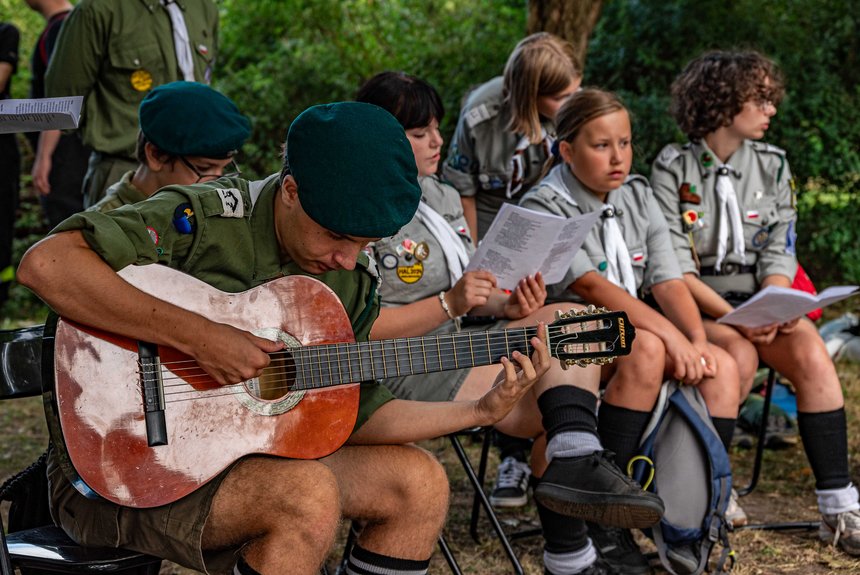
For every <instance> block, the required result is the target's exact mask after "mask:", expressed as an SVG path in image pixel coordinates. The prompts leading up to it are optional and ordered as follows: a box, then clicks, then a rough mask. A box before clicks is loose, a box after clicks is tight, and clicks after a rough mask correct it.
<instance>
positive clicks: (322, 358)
mask: <svg viewBox="0 0 860 575" xmlns="http://www.w3.org/2000/svg"><path fill="white" fill-rule="evenodd" d="M535 335H537V328H536V327H523V328H515V329H506V330H500V331H485V332H468V333H467V332H461V333H455V334H444V335H428V336H423V337H411V338H399V339H386V340H379V341H367V342H359V343H338V344H330V345H314V346H308V347H302V348H298V349H294V350H292V355H293V360H294V362H295V371H296V383H295V385H294V386H293V389H314V388H320V387H329V386H332V385H340V384H344V383H352V382H357V381H367V380H371V379H384V378H388V377H399V376H405V375H418V374H422V373H433V372H438V371H450V370H455V369H464V368H471V367H477V366H481V365H490V364H493V363H498V362H499V361H500V360H501V358H502V356H505V357H511V354H512V353H513V352H514V351H519V352H520V353H523V354H526V355H529V356H530V355H531V354H532V351H533V350H534V348H533V347H532V345H531V343H529V341H530V340H531V338H532V337H534V336H535Z"/></svg>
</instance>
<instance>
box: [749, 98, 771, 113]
mask: <svg viewBox="0 0 860 575" xmlns="http://www.w3.org/2000/svg"><path fill="white" fill-rule="evenodd" d="M753 104H755V105H756V107H758V109H759V110H761V111H762V112H767V109H768V108H770V107H773V108H774V109H776V104H774V102H773V100H768V99H757V100H753Z"/></svg>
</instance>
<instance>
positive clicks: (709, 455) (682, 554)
mask: <svg viewBox="0 0 860 575" xmlns="http://www.w3.org/2000/svg"><path fill="white" fill-rule="evenodd" d="M649 464H650V465H649ZM630 471H633V473H632V476H633V478H634V479H636V480H637V481H638V482H639V484H640V485H642V486H643V487H644V488H645V489H650V490H651V491H653V492H654V493H656V494H658V495H659V496H660V497H661V499H662V500H663V503H664V504H665V506H666V512H665V513H664V515H663V518H662V519H661V520H660V522H659V523H658V524H657V525H655V526H653V527H652V528H650V529H649V530H645V534H646V535H648V536H649V537H650V538H651V539H652V540H653V541H654V543H655V545H656V546H657V552H658V554H659V555H660V562H661V563H662V564H663V566H664V567H665V568H666V570H668V571H669V573H671V574H672V575H699V574H700V573H702V572H703V571H704V570H705V568H706V567H707V566H708V558H709V557H710V554H711V549H712V548H713V546H714V544H715V543H717V542H718V541H719V542H720V544H721V545H722V547H723V552H722V555H721V557H720V560H719V563H718V565H717V572H718V573H724V572H725V571H724V566H725V564H726V560H727V559H729V558H731V564H730V565H729V566H728V570H731V567H732V565H733V563H734V554H733V553H732V551H731V548H730V546H729V540H728V525H727V521H726V518H725V511H726V507H727V506H728V504H729V497H730V494H731V490H732V472H731V467H730V464H729V457H728V454H727V453H726V449H725V447H723V443H722V441H720V438H719V436H718V435H717V431H716V429H714V426H713V424H712V423H711V417H710V415H709V414H708V408H707V407H706V406H705V401H704V399H703V398H702V396H701V394H700V393H699V391H698V390H697V389H696V388H695V387H689V386H683V385H679V384H678V383H677V382H676V381H673V380H670V381H667V382H665V383H664V384H663V388H662V389H661V390H660V396H659V398H658V400H657V405H656V406H655V407H654V412H653V415H652V417H651V421H650V422H649V423H648V426H647V427H646V428H645V432H644V433H643V434H642V441H641V442H640V447H639V455H638V456H636V457H634V458H633V459H632V460H631V461H630V465H629V466H628V473H629V472H630Z"/></svg>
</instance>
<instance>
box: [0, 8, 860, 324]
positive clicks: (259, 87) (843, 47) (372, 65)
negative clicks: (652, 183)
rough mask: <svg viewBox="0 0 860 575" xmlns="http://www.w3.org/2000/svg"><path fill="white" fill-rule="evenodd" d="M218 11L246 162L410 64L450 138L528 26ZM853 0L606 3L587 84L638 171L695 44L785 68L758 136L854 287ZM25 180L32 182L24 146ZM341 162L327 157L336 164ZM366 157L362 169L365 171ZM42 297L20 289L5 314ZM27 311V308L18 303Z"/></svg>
mask: <svg viewBox="0 0 860 575" xmlns="http://www.w3.org/2000/svg"><path fill="white" fill-rule="evenodd" d="M216 2H217V3H218V5H219V7H220V10H221V33H220V40H219V44H220V54H219V60H218V64H217V68H216V71H215V78H214V84H215V87H217V88H218V89H220V90H222V91H223V92H225V93H226V94H228V95H229V96H230V97H231V98H233V99H234V100H235V101H236V102H237V104H238V105H239V107H240V109H241V110H242V111H243V112H244V113H246V114H248V116H249V117H250V118H251V120H252V123H253V135H252V137H251V140H250V141H249V142H248V143H247V144H246V145H245V148H244V149H243V157H242V158H241V159H242V167H243V169H244V170H245V172H246V173H247V175H248V176H250V177H260V176H264V175H267V174H269V173H272V172H274V171H276V170H277V169H279V166H280V153H281V144H282V142H283V140H284V137H285V135H286V129H287V127H288V126H289V124H290V122H291V121H292V119H293V118H294V117H295V116H296V115H297V114H298V113H299V112H301V111H302V110H303V109H305V108H306V107H307V106H310V105H312V104H317V103H322V102H330V101H336V100H346V99H350V98H352V96H353V95H354V93H355V91H356V89H357V88H358V86H359V85H360V84H361V82H362V81H363V80H365V79H366V78H368V77H370V76H372V75H373V74H375V73H377V72H380V71H382V70H404V71H407V72H410V73H413V74H416V75H418V76H421V77H422V78H424V79H426V80H427V81H429V82H431V83H432V84H433V85H435V86H436V87H437V88H438V90H439V92H440V93H441V95H442V97H443V99H444V101H445V105H446V110H447V116H446V118H445V119H444V121H443V123H442V131H443V134H444V135H445V137H446V140H448V139H450V136H451V133H452V132H453V128H454V124H455V123H456V119H457V115H458V113H459V108H460V103H461V101H462V98H463V96H464V95H465V94H466V92H467V91H468V90H469V89H470V88H472V87H474V86H476V85H478V84H480V83H482V82H484V81H486V80H489V79H490V78H492V77H494V76H496V75H499V74H500V73H501V71H502V68H503V66H504V63H505V60H506V59H507V57H508V54H509V53H510V51H511V49H512V48H513V47H514V45H515V44H516V43H517V41H518V40H519V39H520V38H522V37H523V36H524V35H525V29H526V3H525V2H523V1H522V0H425V1H421V2H418V1H416V0H253V1H252V0H216ZM856 8H857V5H856V0H792V1H791V2H785V1H783V0H713V1H711V2H701V1H700V0H672V1H666V2H652V1H644V0H606V1H605V3H604V7H603V12H602V14H601V17H600V20H599V21H598V24H597V27H596V28H595V30H594V31H593V34H592V37H591V41H590V44H589V48H588V56H587V62H586V70H585V81H584V83H585V84H586V85H598V86H601V87H604V88H607V89H611V90H615V91H617V92H619V93H620V94H621V95H622V96H623V97H624V98H625V101H626V102H627V104H628V106H629V107H630V109H631V111H632V112H633V116H634V130H635V140H636V143H637V154H636V159H635V166H634V169H635V171H637V172H639V173H643V174H648V172H649V171H650V163H651V161H652V159H653V158H654V157H655V156H656V154H657V153H658V152H659V150H660V149H661V148H662V146H663V145H665V144H666V143H668V142H671V141H680V140H683V136H682V134H680V133H678V131H677V129H676V128H675V126H674V123H673V122H672V120H671V118H669V116H668V112H667V110H668V89H669V85H670V83H671V81H672V79H673V78H674V77H675V75H676V74H677V73H678V72H679V71H680V70H681V68H682V67H683V66H684V64H685V63H686V62H687V61H688V60H689V59H691V58H693V57H694V56H696V55H698V54H699V53H701V52H702V51H704V50H707V49H713V48H754V49H758V50H760V51H762V52H764V53H766V54H768V55H769V56H771V57H772V58H774V59H775V60H776V61H777V62H778V63H779V64H780V65H781V67H782V69H783V71H784V73H785V76H786V84H787V97H786V99H785V101H784V102H783V104H782V105H781V106H780V108H779V113H778V115H777V117H776V119H775V120H774V121H773V123H772V124H771V129H770V131H769V133H768V136H767V140H768V141H769V142H770V143H773V144H775V145H777V146H780V147H783V148H785V149H786V150H788V152H789V161H790V162H791V166H792V171H793V172H794V174H795V177H796V178H797V180H798V183H799V190H800V192H801V193H800V198H799V204H798V207H799V210H800V225H799V226H798V228H799V233H800V241H799V243H798V250H799V255H800V259H801V261H802V262H803V264H804V266H805V267H806V268H807V269H808V270H809V271H810V272H811V275H812V277H813V279H814V280H816V281H817V282H819V283H832V282H850V283H858V284H860V209H858V208H860V205H858V204H860V200H858V196H857V191H858V178H860V176H858V174H860V66H858V64H860V62H858V60H860V57H859V55H858V50H860V35H858V33H857V24H858V19H860V13H858V11H857V9H856ZM0 20H4V21H12V22H13V23H14V24H15V25H16V26H18V27H19V29H20V30H21V65H20V67H19V71H18V74H17V75H16V77H15V80H14V84H13V96H15V97H26V93H27V88H28V83H29V70H28V64H29V57H30V51H31V49H32V46H33V44H34V43H35V41H36V37H37V35H38V34H39V32H40V31H41V29H42V26H43V23H42V20H41V18H40V17H39V16H38V15H37V14H36V13H34V12H33V11H31V10H29V9H28V8H27V6H26V4H25V3H24V2H23V1H22V0H0ZM22 150H23V152H24V156H25V162H24V166H23V172H22V173H23V174H24V175H23V177H22V185H23V186H24V190H25V192H26V189H27V186H28V184H29V175H28V174H29V170H30V166H29V158H30V154H29V150H28V149H27V146H26V144H25V143H24V141H23V139H22ZM336 161H337V158H332V162H336ZM369 168H370V167H369ZM24 205H25V206H29V211H26V212H25V213H24V214H23V217H22V218H20V220H19V224H18V228H19V232H20V233H19V240H18V245H17V246H16V251H17V252H18V253H22V252H23V250H24V249H26V247H27V246H28V245H30V244H31V243H32V242H33V241H34V238H38V237H39V234H40V233H44V232H45V231H46V230H44V229H39V222H38V215H36V214H37V212H38V205H37V204H35V206H34V204H33V202H30V203H27V202H26V201H25V204H24ZM35 305H37V304H36V302H35V301H34V299H33V297H32V296H31V295H29V293H28V292H26V291H25V290H23V288H20V286H15V288H14V289H13V301H12V302H9V303H7V305H6V306H5V309H4V310H3V311H2V313H0V317H3V316H6V317H9V316H12V317H15V316H19V317H24V316H27V314H31V313H32V309H33V307H34V306H35ZM21 314H24V315H21Z"/></svg>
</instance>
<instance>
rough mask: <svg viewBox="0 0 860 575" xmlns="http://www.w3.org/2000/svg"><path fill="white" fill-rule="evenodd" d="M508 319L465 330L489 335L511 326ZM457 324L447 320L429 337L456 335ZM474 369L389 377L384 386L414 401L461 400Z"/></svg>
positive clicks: (383, 383)
mask: <svg viewBox="0 0 860 575" xmlns="http://www.w3.org/2000/svg"><path fill="white" fill-rule="evenodd" d="M508 323H509V322H508V321H507V320H497V321H494V322H492V323H486V324H482V325H472V326H469V327H465V328H463V331H469V332H485V331H490V330H498V329H504V327H505V326H507V325H508ZM455 331H456V330H455V328H454V324H453V322H450V321H446V322H445V323H443V324H442V325H441V326H439V327H437V328H436V329H434V330H433V331H431V332H430V333H428V334H427V335H447V334H451V333H454V332H455ZM470 371H471V368H467V369H457V370H453V371H440V372H437V373H425V374H421V375H407V376H404V377H389V378H387V379H382V380H380V381H381V382H382V385H384V386H385V387H387V388H388V389H389V390H391V393H393V394H394V395H395V397H397V398H399V399H410V400H414V401H452V400H453V399H454V398H455V397H457V393H458V392H459V391H460V388H461V387H463V382H464V381H466V377H468V375H469V372H470Z"/></svg>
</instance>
